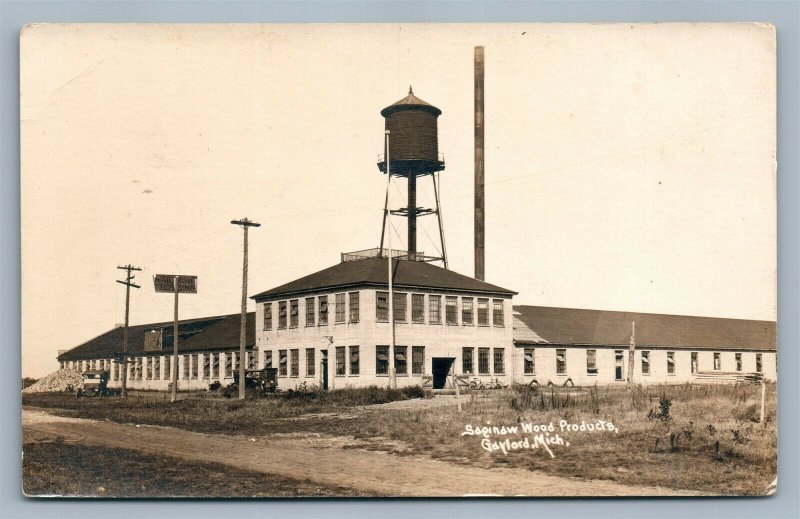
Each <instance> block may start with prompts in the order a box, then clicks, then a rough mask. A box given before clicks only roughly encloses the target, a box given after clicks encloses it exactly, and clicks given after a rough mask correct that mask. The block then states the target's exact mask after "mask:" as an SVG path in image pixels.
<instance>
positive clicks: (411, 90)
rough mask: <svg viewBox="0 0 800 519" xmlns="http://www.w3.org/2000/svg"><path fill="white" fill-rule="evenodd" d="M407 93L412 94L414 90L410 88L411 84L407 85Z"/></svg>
mask: <svg viewBox="0 0 800 519" xmlns="http://www.w3.org/2000/svg"><path fill="white" fill-rule="evenodd" d="M408 95H414V90H413V89H412V88H411V85H408Z"/></svg>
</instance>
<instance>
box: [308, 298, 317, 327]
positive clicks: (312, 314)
mask: <svg viewBox="0 0 800 519" xmlns="http://www.w3.org/2000/svg"><path fill="white" fill-rule="evenodd" d="M316 317H317V306H316V305H315V304H314V298H313V297H307V298H306V326H314V325H315V324H317V323H316V320H317V319H316Z"/></svg>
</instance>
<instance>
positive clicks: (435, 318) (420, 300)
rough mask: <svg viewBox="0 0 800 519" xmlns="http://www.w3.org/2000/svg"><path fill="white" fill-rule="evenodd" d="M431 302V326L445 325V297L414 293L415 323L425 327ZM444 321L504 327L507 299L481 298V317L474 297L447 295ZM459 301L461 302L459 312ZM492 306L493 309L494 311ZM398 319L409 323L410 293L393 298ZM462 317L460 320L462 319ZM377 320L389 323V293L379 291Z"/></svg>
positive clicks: (451, 323)
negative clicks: (504, 311)
mask: <svg viewBox="0 0 800 519" xmlns="http://www.w3.org/2000/svg"><path fill="white" fill-rule="evenodd" d="M426 297H427V300H428V305H427V306H428V312H427V315H428V321H427V323H428V324H442V296H440V295H428V296H426V295H425V294H411V322H412V323H414V324H425V314H426V312H425V299H426ZM444 299H445V301H444V322H445V324H449V325H458V324H462V325H464V326H474V325H475V324H476V323H477V325H478V326H489V325H490V324H492V325H494V326H504V324H505V319H504V316H503V300H502V299H489V298H483V297H479V298H477V300H478V302H477V315H476V311H475V310H476V305H475V299H476V298H474V297H467V296H461V297H458V296H444ZM459 300H460V301H461V305H460V310H459ZM490 303H491V308H490ZM392 304H393V311H394V320H395V322H400V323H404V322H407V321H408V294H407V293H404V292H394V297H393V298H392ZM459 317H460V318H459ZM375 318H376V319H377V320H378V321H380V322H388V321H389V292H376V299H375Z"/></svg>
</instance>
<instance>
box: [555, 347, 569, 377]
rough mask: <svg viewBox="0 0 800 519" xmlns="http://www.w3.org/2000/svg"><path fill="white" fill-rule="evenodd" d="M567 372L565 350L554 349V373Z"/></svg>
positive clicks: (562, 373) (561, 373)
mask: <svg viewBox="0 0 800 519" xmlns="http://www.w3.org/2000/svg"><path fill="white" fill-rule="evenodd" d="M566 372H567V350H556V373H557V374H558V375H564V374H565V373H566Z"/></svg>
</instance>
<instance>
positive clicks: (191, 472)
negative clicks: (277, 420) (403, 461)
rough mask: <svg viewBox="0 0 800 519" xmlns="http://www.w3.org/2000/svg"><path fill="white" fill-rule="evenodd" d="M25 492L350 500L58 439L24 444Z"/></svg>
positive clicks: (267, 477) (339, 493)
mask: <svg viewBox="0 0 800 519" xmlns="http://www.w3.org/2000/svg"><path fill="white" fill-rule="evenodd" d="M23 453H24V457H23V462H22V464H23V474H24V477H23V480H22V482H23V489H24V491H25V493H26V494H27V495H30V496H44V495H51V496H52V495H57V496H66V497H69V496H77V497H240V498H245V497H247V498H249V497H351V496H367V494H363V493H357V492H354V491H353V490H352V489H348V488H344V487H325V486H321V485H318V484H316V483H313V482H310V481H304V480H298V479H290V478H285V477H278V476H275V475H273V474H261V473H256V472H248V471H242V470H240V469H236V468H235V467H230V466H228V465H218V464H215V463H193V462H188V461H185V460H182V459H179V458H173V457H169V456H150V455H146V454H142V453H140V452H136V451H131V450H126V449H109V448H102V447H96V446H93V447H86V446H83V445H74V444H68V443H65V442H63V441H60V439H59V438H54V439H48V440H47V441H41V439H40V441H31V442H28V443H25V444H24V445H23Z"/></svg>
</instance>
